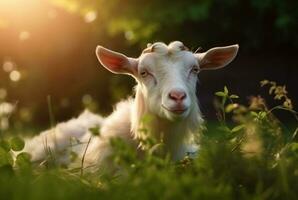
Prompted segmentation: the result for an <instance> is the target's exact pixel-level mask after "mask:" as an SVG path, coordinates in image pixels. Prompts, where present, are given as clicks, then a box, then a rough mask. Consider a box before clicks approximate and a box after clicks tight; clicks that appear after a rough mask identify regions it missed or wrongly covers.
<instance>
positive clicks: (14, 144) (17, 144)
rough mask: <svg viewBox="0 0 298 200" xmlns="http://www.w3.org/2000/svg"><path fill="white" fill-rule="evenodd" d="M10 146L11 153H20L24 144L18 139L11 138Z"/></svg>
mask: <svg viewBox="0 0 298 200" xmlns="http://www.w3.org/2000/svg"><path fill="white" fill-rule="evenodd" d="M10 146H11V149H12V150H13V151H21V150H22V149H23V148H24V146H25V142H24V140H23V139H22V138H20V137H13V138H11V139H10Z"/></svg>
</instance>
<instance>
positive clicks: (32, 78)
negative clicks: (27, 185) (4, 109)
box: [0, 0, 298, 127]
mask: <svg viewBox="0 0 298 200" xmlns="http://www.w3.org/2000/svg"><path fill="white" fill-rule="evenodd" d="M297 22H298V1H294V0H293V1H291V0H283V1H280V0H241V1H240V0H199V1H194V0H190V1H178V0H176V1H174V0H172V1H169V0H152V1H148V0H138V1H137V0H126V1H120V0H109V1H108V0H98V1H91V0H86V1H83V0H81V1H80V0H26V1H25V0H2V1H1V2H0V66H1V68H0V89H2V91H3V90H5V91H6V92H7V95H6V97H3V98H2V100H1V102H4V101H8V102H11V103H13V104H14V103H16V102H17V110H16V111H15V112H14V114H13V116H12V117H13V119H14V118H18V119H20V120H19V121H18V123H14V122H13V123H12V124H13V125H15V126H24V125H25V126H26V125H31V126H32V125H34V126H36V127H45V126H49V124H50V120H49V108H48V103H49V102H47V97H48V96H50V98H51V105H52V107H53V113H54V116H55V120H56V121H62V120H65V119H69V118H71V117H74V116H76V115H77V114H79V113H80V112H81V111H82V110H83V109H84V107H89V108H90V109H91V110H94V111H96V112H98V113H101V114H103V115H107V114H108V113H109V112H111V111H112V108H113V107H112V106H113V105H114V104H115V103H116V102H117V101H119V100H120V99H122V98H126V97H127V96H129V95H131V94H132V86H133V85H134V80H133V79H132V78H130V77H126V76H116V75H112V74H111V73H109V72H107V71H106V70H105V69H103V68H102V67H100V65H99V63H98V61H97V59H96V56H95V53H94V51H95V48H96V45H98V44H101V45H103V46H106V47H108V48H111V49H113V50H116V51H120V52H123V53H125V54H126V55H129V56H131V57H137V56H139V54H140V52H141V50H142V49H143V48H145V46H146V44H147V43H148V42H150V43H152V42H156V41H163V42H166V43H168V42H171V41H173V40H180V41H182V42H183V43H184V44H185V45H186V46H188V47H189V48H190V49H192V50H196V49H197V48H198V47H202V48H203V51H206V50H208V49H209V48H212V47H215V46H221V45H231V44H235V43H238V44H239V45H240V50H239V53H238V56H237V58H236V60H235V61H234V62H233V63H232V64H230V65H229V66H228V67H226V68H224V69H221V70H217V71H205V72H202V73H201V74H200V75H199V78H200V84H199V86H198V93H199V99H200V104H201V108H202V111H203V114H204V115H205V116H206V118H207V119H208V120H213V119H216V115H215V110H214V106H213V101H214V92H216V91H219V90H222V89H223V87H224V86H225V85H226V86H227V87H228V88H229V90H230V91H231V92H232V93H235V94H237V95H239V96H240V97H241V99H240V102H242V103H245V104H246V103H247V102H248V98H249V96H251V95H258V94H262V95H263V96H266V97H268V95H267V93H268V91H267V90H266V89H262V88H260V84H259V82H260V81H261V80H263V79H269V80H274V81H276V82H278V83H279V84H281V85H286V86H287V89H288V92H289V97H290V98H291V99H292V101H293V104H294V108H297V102H298V94H297V89H296V86H297V80H296V79H297V75H298V73H297V72H298V67H297V61H296V58H297V50H298V34H297V31H298V23H297ZM7 63H8V64H10V65H12V66H13V67H12V69H10V70H2V68H3V67H4V65H5V64H6V66H7ZM2 65H3V67H2ZM4 68H5V67H4ZM14 70H15V71H17V73H20V75H21V77H20V79H18V80H15V81H13V80H12V78H11V77H10V76H12V74H11V73H12V71H14ZM14 73H15V72H14ZM0 96H1V95H0ZM269 99H270V98H269ZM268 104H270V105H274V102H273V101H271V100H269V101H268ZM281 116H282V118H283V119H284V120H285V121H287V120H290V119H291V118H290V116H288V115H284V114H281Z"/></svg>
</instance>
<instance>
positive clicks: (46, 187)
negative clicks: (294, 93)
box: [0, 88, 298, 200]
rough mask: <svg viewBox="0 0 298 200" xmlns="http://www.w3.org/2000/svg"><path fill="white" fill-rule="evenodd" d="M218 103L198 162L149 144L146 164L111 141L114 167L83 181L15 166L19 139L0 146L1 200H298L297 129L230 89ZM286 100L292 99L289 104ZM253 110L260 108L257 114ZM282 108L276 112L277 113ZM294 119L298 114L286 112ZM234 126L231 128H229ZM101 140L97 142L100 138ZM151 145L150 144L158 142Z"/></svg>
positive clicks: (25, 164) (74, 171)
mask: <svg viewBox="0 0 298 200" xmlns="http://www.w3.org/2000/svg"><path fill="white" fill-rule="evenodd" d="M217 95H218V96H220V99H219V100H220V103H219V105H218V107H219V108H218V109H219V121H218V122H209V123H207V124H206V127H207V128H206V130H205V131H204V132H203V134H201V137H200V139H199V144H200V150H199V151H198V154H197V157H196V158H195V159H191V158H189V157H185V158H184V159H183V160H181V161H179V162H172V161H170V159H169V156H167V155H164V154H160V152H162V151H160V150H162V145H159V143H158V142H156V141H155V140H152V141H155V143H153V144H151V146H149V147H148V148H147V149H146V150H145V151H144V154H143V155H142V156H141V157H140V156H139V155H137V153H136V151H135V150H134V149H132V148H131V147H130V146H127V145H126V144H125V143H124V142H123V141H121V140H120V139H115V140H113V141H111V144H112V146H113V148H114V155H113V156H112V157H111V159H112V163H111V164H112V165H113V170H109V169H110V168H112V166H106V168H104V169H100V170H98V171H93V172H90V171H86V170H84V173H82V170H81V169H80V168H65V167H63V166H58V165H56V164H55V163H51V162H45V163H44V164H43V165H35V164H33V163H31V162H30V155H28V154H21V155H19V156H17V158H16V160H15V161H14V160H13V159H12V156H11V150H14V151H19V150H21V149H22V148H23V146H24V144H23V141H22V140H21V139H20V138H18V137H14V138H3V137H2V138H0V140H1V142H0V197H1V199H15V200H18V199H32V200H39V199H51V200H52V199H63V200H67V199H72V200H74V199H148V200H149V199H249V200H251V199H262V200H263V199H270V200H272V199H293V200H294V199H298V136H297V134H298V133H297V132H298V127H297V122H295V123H293V124H291V125H290V128H289V127H288V125H284V124H282V123H281V122H280V121H279V120H278V119H277V118H276V117H275V116H274V113H273V112H272V109H269V108H267V107H266V105H265V104H264V103H262V101H260V99H259V104H258V105H256V104H253V103H251V104H250V106H243V105H232V106H231V104H235V100H237V98H238V97H237V96H236V95H234V96H233V95H230V94H229V91H228V90H227V88H225V90H224V91H222V92H220V93H217ZM285 100H287V98H285ZM251 105H254V106H251ZM277 108H278V106H277ZM282 109H283V110H286V112H291V113H293V114H294V115H295V116H297V113H296V112H295V111H294V110H293V108H292V107H286V106H284V107H282ZM228 119H233V120H228ZM95 137H96V136H95ZM152 141H151V142H152Z"/></svg>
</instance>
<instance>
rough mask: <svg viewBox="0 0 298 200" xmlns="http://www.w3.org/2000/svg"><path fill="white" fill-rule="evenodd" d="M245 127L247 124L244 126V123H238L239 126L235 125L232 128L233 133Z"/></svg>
mask: <svg viewBox="0 0 298 200" xmlns="http://www.w3.org/2000/svg"><path fill="white" fill-rule="evenodd" d="M244 127H245V126H244V125H243V124H241V125H238V126H235V127H234V128H233V129H232V130H231V132H232V133H236V132H238V131H240V130H242V129H243V128H244Z"/></svg>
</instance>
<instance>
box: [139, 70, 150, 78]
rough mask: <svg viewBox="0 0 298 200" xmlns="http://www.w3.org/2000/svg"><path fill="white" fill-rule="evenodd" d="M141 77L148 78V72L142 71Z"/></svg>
mask: <svg viewBox="0 0 298 200" xmlns="http://www.w3.org/2000/svg"><path fill="white" fill-rule="evenodd" d="M140 75H141V77H143V78H145V77H146V76H148V72H147V71H142V72H141V73H140Z"/></svg>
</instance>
